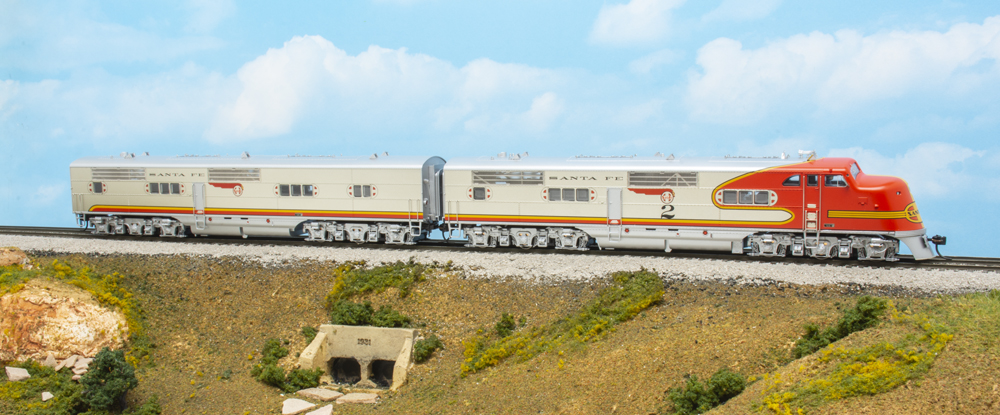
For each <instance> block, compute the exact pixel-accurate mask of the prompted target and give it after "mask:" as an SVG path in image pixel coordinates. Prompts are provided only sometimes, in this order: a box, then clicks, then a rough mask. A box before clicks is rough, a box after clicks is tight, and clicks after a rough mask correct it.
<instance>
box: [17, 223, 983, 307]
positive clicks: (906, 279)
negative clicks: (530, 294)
mask: <svg viewBox="0 0 1000 415" xmlns="http://www.w3.org/2000/svg"><path fill="white" fill-rule="evenodd" d="M0 246H16V247H19V248H21V249H22V250H24V251H29V252H32V251H34V252H52V253H57V254H75V253H78V254H98V255H129V254H131V255H201V256H211V257H236V258H242V259H247V260H254V261H259V262H261V263H264V264H274V265H281V264H290V263H296V262H299V261H337V262H342V261H367V263H369V264H379V263H387V262H395V261H406V260H407V259H409V258H414V259H415V260H417V261H419V262H424V263H430V262H432V261H437V262H439V263H446V262H448V261H452V264H453V266H455V267H460V268H462V269H464V270H465V272H466V274H467V275H469V276H475V277H487V278H522V279H527V280H532V281H536V282H540V283H546V282H558V281H560V280H584V279H590V278H595V277H604V276H606V275H608V274H609V273H611V272H615V271H635V270H639V269H640V268H645V269H648V270H652V271H656V272H658V273H660V274H661V275H663V276H664V277H666V278H674V279H687V280H705V281H734V282H736V283H741V284H764V283H770V282H774V281H777V282H788V283H793V284H806V285H824V284H857V285H865V286H890V287H892V286H895V287H902V288H905V289H911V290H920V291H925V292H930V293H965V292H975V291H988V290H992V289H1000V273H997V272H984V271H965V270H941V269H927V270H924V269H906V268H873V267H867V266H864V264H859V266H852V267H844V266H838V265H812V264H794V263H788V264H772V263H765V262H754V261H740V260H731V261H730V260H718V259H692V258H669V257H645V256H630V255H621V256H597V255H576V254H559V253H549V254H545V255H534V254H522V253H505V252H504V253H500V252H489V251H479V250H468V251H454V250H440V251H428V250H415V251H407V250H402V249H371V248H364V247H360V246H359V247H349V248H344V247H331V246H315V247H312V246H287V245H233V244H225V245H221V244H204V243H177V242H161V241H148V240H136V241H122V240H95V239H77V238H57V237H39V236H19V235H0Z"/></svg>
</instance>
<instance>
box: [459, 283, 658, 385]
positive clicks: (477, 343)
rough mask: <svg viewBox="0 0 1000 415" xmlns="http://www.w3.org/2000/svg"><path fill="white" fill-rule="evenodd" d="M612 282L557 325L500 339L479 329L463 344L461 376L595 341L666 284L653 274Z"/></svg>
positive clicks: (648, 302)
mask: <svg viewBox="0 0 1000 415" xmlns="http://www.w3.org/2000/svg"><path fill="white" fill-rule="evenodd" d="M612 280H613V283H612V284H611V286H609V287H607V288H605V289H603V290H601V292H600V293H599V294H598V295H597V298H595V299H594V300H593V301H591V302H590V303H588V304H587V305H585V306H584V307H583V308H582V309H581V310H580V311H578V312H576V313H574V314H573V315H571V316H569V317H568V318H565V319H562V320H559V321H557V322H555V323H552V324H549V325H544V326H541V327H532V328H529V329H524V330H521V331H518V332H516V333H514V334H511V335H510V336H507V337H502V338H499V339H496V338H495V337H493V336H491V335H490V334H487V333H485V332H483V331H482V330H480V331H479V334H478V335H476V336H474V337H473V338H471V339H469V340H466V341H463V342H462V344H463V345H464V346H465V351H464V355H465V362H464V363H462V367H461V375H462V376H463V377H464V376H467V375H469V374H470V373H476V372H478V371H480V370H483V369H485V368H488V367H492V366H496V365H497V364H499V363H500V362H502V361H503V360H505V359H507V358H509V357H511V356H516V357H517V358H518V359H519V360H521V361H524V360H528V359H530V358H532V357H535V356H537V355H539V354H541V353H543V352H546V351H549V350H553V349H554V348H556V347H560V346H563V345H571V344H584V343H586V342H589V341H593V340H596V339H598V338H600V337H602V336H604V335H605V334H607V333H608V332H609V331H611V330H613V328H614V326H615V325H617V324H619V323H621V322H624V321H628V320H630V319H632V318H633V317H635V316H636V315H637V314H639V313H640V312H641V311H642V310H644V309H646V308H648V307H649V306H651V305H653V304H655V303H657V302H659V301H660V300H661V299H662V298H663V281H662V280H661V279H660V277H659V275H656V274H655V273H653V272H649V271H646V270H642V271H638V272H617V273H615V274H613V275H612Z"/></svg>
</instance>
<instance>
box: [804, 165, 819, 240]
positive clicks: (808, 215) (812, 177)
mask: <svg viewBox="0 0 1000 415" xmlns="http://www.w3.org/2000/svg"><path fill="white" fill-rule="evenodd" d="M802 179H803V180H802V182H803V184H804V186H802V233H803V235H804V236H805V238H806V239H809V238H810V237H813V238H819V234H820V232H821V231H822V229H823V224H822V223H821V222H822V221H823V216H822V215H820V212H821V211H822V208H823V206H822V205H823V193H822V188H821V186H822V183H821V179H822V176H821V175H818V174H803V175H802Z"/></svg>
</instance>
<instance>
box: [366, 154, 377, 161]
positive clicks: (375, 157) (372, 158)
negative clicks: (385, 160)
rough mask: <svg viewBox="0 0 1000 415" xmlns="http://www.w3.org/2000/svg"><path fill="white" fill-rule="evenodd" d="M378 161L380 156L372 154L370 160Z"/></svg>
mask: <svg viewBox="0 0 1000 415" xmlns="http://www.w3.org/2000/svg"><path fill="white" fill-rule="evenodd" d="M377 159H378V154H375V153H372V155H371V156H370V157H368V160H377Z"/></svg>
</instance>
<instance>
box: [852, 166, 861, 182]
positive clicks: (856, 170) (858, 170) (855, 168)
mask: <svg viewBox="0 0 1000 415" xmlns="http://www.w3.org/2000/svg"><path fill="white" fill-rule="evenodd" d="M858 173H861V168H859V167H858V163H851V177H853V178H855V179H857V178H858Z"/></svg>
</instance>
